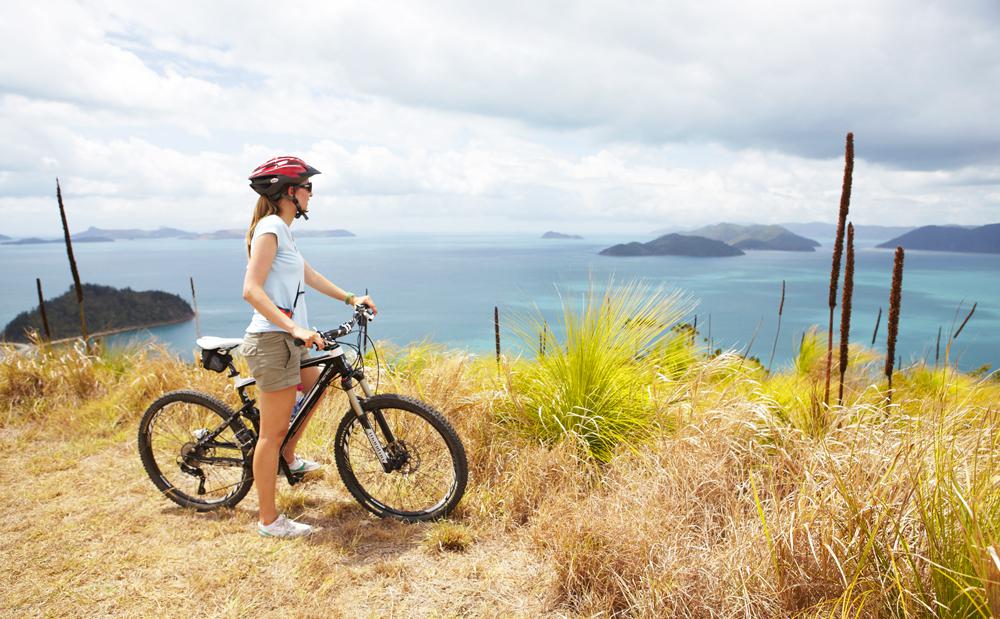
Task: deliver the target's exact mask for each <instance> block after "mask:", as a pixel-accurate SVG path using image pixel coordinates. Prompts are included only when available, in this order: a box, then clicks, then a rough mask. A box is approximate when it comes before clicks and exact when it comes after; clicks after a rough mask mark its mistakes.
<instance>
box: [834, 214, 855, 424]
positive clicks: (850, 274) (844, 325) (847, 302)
mask: <svg viewBox="0 0 1000 619" xmlns="http://www.w3.org/2000/svg"><path fill="white" fill-rule="evenodd" d="M853 296H854V224H850V223H849V224H847V261H846V262H845V263H844V293H843V298H844V301H843V305H842V306H841V308H840V389H839V391H838V392H837V404H838V405H839V406H843V405H844V375H845V374H846V373H847V360H848V344H849V343H850V339H851V299H852V297H853Z"/></svg>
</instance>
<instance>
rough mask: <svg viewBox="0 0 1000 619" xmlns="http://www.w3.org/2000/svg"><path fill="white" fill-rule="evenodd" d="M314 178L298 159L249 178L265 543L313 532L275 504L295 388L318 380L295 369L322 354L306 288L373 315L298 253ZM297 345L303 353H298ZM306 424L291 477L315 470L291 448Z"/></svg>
mask: <svg viewBox="0 0 1000 619" xmlns="http://www.w3.org/2000/svg"><path fill="white" fill-rule="evenodd" d="M319 173H320V172H319V170H317V169H316V168H313V167H312V166H310V165H308V164H307V163H306V162H305V161H302V160H301V159H299V158H298V157H275V158H274V159H271V160H269V161H267V162H265V163H263V164H261V165H260V166H258V167H257V169H255V170H254V171H253V172H252V173H251V174H250V186H251V187H252V188H253V190H254V191H256V192H257V193H258V194H260V197H259V198H258V199H257V206H256V208H255V209H254V213H253V219H252V220H251V222H250V229H249V230H248V231H247V238H246V240H247V256H248V258H249V264H248V265H247V272H246V277H245V279H244V280H243V298H244V299H246V300H247V302H249V303H250V305H252V306H253V309H254V312H253V318H252V319H251V320H250V325H249V326H248V327H247V330H246V336H245V337H244V340H243V346H242V348H241V351H242V353H243V355H244V356H245V357H246V359H247V363H248V364H249V366H250V371H251V373H252V374H253V377H254V378H255V379H256V380H257V390H258V392H259V397H258V407H259V408H260V436H259V437H258V439H257V447H256V450H255V451H254V456H253V476H254V480H255V481H256V484H257V497H258V499H259V503H260V507H259V510H260V511H259V517H258V523H257V530H258V532H259V533H260V534H261V535H263V536H266V537H298V536H300V535H308V534H309V533H312V532H313V527H310V526H309V525H307V524H304V523H300V522H295V521H294V520H290V519H288V518H286V517H285V516H284V514H280V515H279V514H278V510H277V509H276V507H275V504H274V493H275V485H276V478H275V473H276V472H277V471H278V458H279V453H278V450H279V448H280V447H281V443H282V441H283V440H284V439H285V435H286V434H287V433H288V423H289V420H290V419H291V413H292V407H293V406H294V404H295V394H296V390H297V386H298V385H299V384H301V385H302V386H303V389H304V390H305V392H306V393H308V392H309V390H310V389H311V388H312V386H313V385H314V384H315V383H316V380H317V379H318V378H319V369H318V368H315V367H311V368H305V369H302V368H300V363H301V362H302V361H303V360H305V359H307V358H308V357H309V352H308V350H309V347H310V346H316V348H319V349H322V348H323V338H322V337H321V336H320V335H319V333H317V332H316V331H313V330H312V329H310V328H309V327H308V325H309V321H308V315H307V312H306V299H305V290H306V287H309V288H313V289H314V290H317V291H319V292H321V293H323V294H325V295H327V296H329V297H333V298H334V299H337V300H339V301H344V302H345V303H346V304H348V305H351V306H353V305H354V304H356V303H365V304H367V305H368V306H369V307H371V308H372V310H373V311H375V312H376V313H377V312H378V310H377V308H376V307H375V304H374V303H373V302H372V300H371V298H370V297H368V296H361V297H355V295H354V294H352V293H350V292H346V291H344V290H342V289H341V288H339V287H337V286H336V285H334V284H332V283H331V282H330V281H329V280H327V279H326V278H325V277H323V276H322V275H320V274H319V273H318V272H317V271H316V270H315V269H313V268H312V267H311V266H310V265H309V263H308V262H306V261H305V259H304V258H303V257H302V254H300V253H299V250H298V248H297V247H296V246H295V238H294V237H293V236H292V231H291V225H292V222H294V221H295V219H297V218H298V217H303V218H305V219H309V217H308V216H307V213H308V212H309V199H310V197H311V196H312V183H311V182H310V181H309V178H310V177H311V176H314V175H316V174H319ZM295 338H299V339H301V340H303V341H304V342H305V345H304V346H297V345H295V343H294V339H295ZM317 408H318V407H314V408H313V409H312V410H313V411H315V410H316V409H317ZM310 414H311V413H310ZM308 422H309V418H306V419H305V421H304V422H303V424H302V426H301V429H300V430H299V431H298V433H296V435H295V436H292V437H291V438H290V439H289V440H288V444H287V445H286V448H285V450H284V453H282V454H280V457H283V458H285V462H287V463H288V466H289V468H290V469H291V470H292V472H295V473H305V472H308V471H313V470H316V469H318V468H319V464H317V463H316V462H312V461H310V460H306V459H304V458H300V457H299V456H297V455H296V454H295V445H296V444H297V443H298V442H299V439H300V438H301V436H302V432H303V431H304V430H305V428H306V425H307V424H308Z"/></svg>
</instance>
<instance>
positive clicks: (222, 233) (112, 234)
mask: <svg viewBox="0 0 1000 619" xmlns="http://www.w3.org/2000/svg"><path fill="white" fill-rule="evenodd" d="M294 234H295V236H296V237H297V238H302V239H304V238H312V237H319V238H328V237H352V236H355V235H354V233H353V232H351V231H350V230H343V229H339V228H338V229H334V230H306V229H296V230H295V232H294ZM246 235H247V230H246V228H228V229H225V230H216V231H214V232H188V231H187V230H180V229H178V228H167V227H163V226H161V227H159V228H157V229H155V230H141V229H138V228H124V229H104V228H95V227H94V226H91V227H89V228H87V229H86V230H84V231H83V232H78V233H76V234H74V235H73V242H95V241H97V240H102V241H112V240H121V241H136V240H150V239H197V240H209V241H212V240H227V239H243V238H246ZM26 241H27V239H25V242H26ZM21 242H22V241H17V243H21ZM31 242H37V243H47V242H62V239H57V240H55V241H43V240H41V239H35V240H32V241H31Z"/></svg>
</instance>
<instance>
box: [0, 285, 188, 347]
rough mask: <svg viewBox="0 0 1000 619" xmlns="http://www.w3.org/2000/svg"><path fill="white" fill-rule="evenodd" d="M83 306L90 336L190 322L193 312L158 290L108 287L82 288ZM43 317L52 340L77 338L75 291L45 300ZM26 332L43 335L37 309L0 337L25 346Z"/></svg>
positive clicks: (10, 325)
mask: <svg viewBox="0 0 1000 619" xmlns="http://www.w3.org/2000/svg"><path fill="white" fill-rule="evenodd" d="M83 306H84V309H85V310H86V315H87V329H88V331H90V332H91V333H94V334H97V333H102V332H109V331H122V330H128V329H140V328H143V327H151V326H155V325H160V324H169V323H174V322H183V321H186V320H190V319H191V318H194V311H193V310H192V309H191V306H190V305H188V303H187V301H185V300H184V299H182V298H181V297H179V296H177V295H175V294H170V293H169V292H163V291H160V290H144V291H135V290H132V289H131V288H124V289H122V290H119V289H117V288H112V287H111V286H99V285H97V284H84V285H83ZM45 315H46V317H47V318H48V321H49V327H50V328H51V329H52V339H56V340H58V339H63V338H68V337H76V336H79V335H80V313H79V308H78V307H77V304H76V290H75V288H74V287H73V286H70V288H69V290H68V291H67V292H65V293H63V294H62V295H60V296H58V297H56V298H54V299H47V300H46V301H45ZM26 329H34V330H36V331H38V332H39V333H44V330H43V327H42V320H41V314H40V312H39V310H38V308H37V307H36V308H34V309H31V310H28V311H26V312H21V313H20V314H18V315H17V317H15V318H14V320H12V321H10V323H8V324H7V326H6V327H5V328H4V330H3V333H2V337H3V339H5V340H7V341H8V342H27V341H28V338H27V337H26V336H25V330H26Z"/></svg>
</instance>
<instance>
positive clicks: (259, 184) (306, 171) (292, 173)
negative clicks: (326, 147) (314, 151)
mask: <svg viewBox="0 0 1000 619" xmlns="http://www.w3.org/2000/svg"><path fill="white" fill-rule="evenodd" d="M319 173H320V171H319V170H317V169H316V168H314V167H312V166H311V165H309V164H308V163H306V162H305V161H302V160H301V159H299V158H298V157H291V156H288V155H285V156H282V157H275V158H274V159H268V160H267V161H265V162H264V163H262V164H260V165H259V166H257V167H256V168H255V169H254V171H253V172H251V173H250V187H252V188H253V190H254V191H256V192H257V193H259V194H260V195H262V196H267V197H268V198H271V199H272V200H277V199H278V197H279V196H281V194H282V192H284V190H285V187H288V186H289V185H294V184H297V183H302V182H305V180H306V179H307V178H309V177H310V176H313V175H314V174H319Z"/></svg>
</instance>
